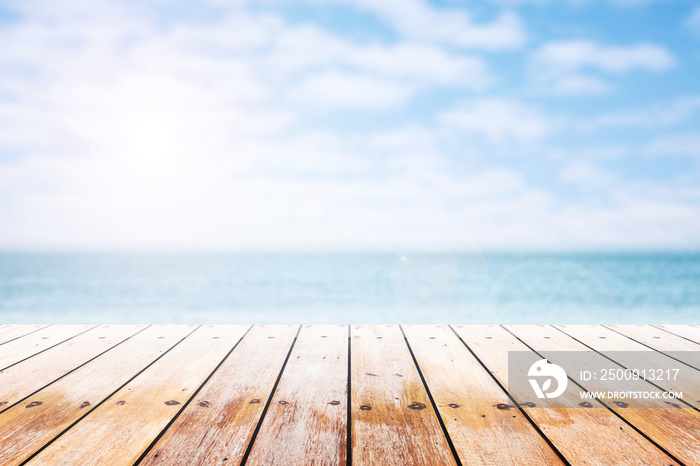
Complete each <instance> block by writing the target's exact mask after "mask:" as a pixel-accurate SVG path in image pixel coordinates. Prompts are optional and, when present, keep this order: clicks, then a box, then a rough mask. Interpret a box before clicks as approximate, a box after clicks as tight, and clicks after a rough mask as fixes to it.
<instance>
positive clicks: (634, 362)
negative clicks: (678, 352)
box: [557, 325, 700, 410]
mask: <svg viewBox="0 0 700 466" xmlns="http://www.w3.org/2000/svg"><path fill="white" fill-rule="evenodd" d="M557 328H559V329H561V331H563V332H564V333H566V334H567V335H570V336H572V337H573V338H575V339H577V340H578V341H580V342H581V343H583V344H584V345H587V346H590V347H591V348H595V349H596V350H597V351H600V352H602V353H603V354H604V355H606V356H609V357H610V356H612V359H613V360H614V361H615V362H616V363H618V364H620V365H621V366H622V367H626V368H633V367H634V368H637V369H652V370H656V371H661V372H662V373H663V372H664V371H665V370H666V369H667V368H670V367H677V366H679V364H678V362H677V361H675V360H673V359H671V358H670V357H668V356H666V355H664V354H662V353H659V352H658V351H654V350H653V349H651V348H649V347H647V346H644V345H642V344H641V343H639V342H636V341H634V340H631V339H629V338H627V337H625V336H623V335H620V334H619V333H617V332H614V331H612V330H610V329H608V328H605V327H603V326H601V325H593V326H591V325H559V326H557ZM669 336H672V335H669ZM688 343H690V342H688ZM611 351H613V352H614V354H611V355H608V354H606V353H607V352H611ZM698 353H700V351H698ZM680 370H683V374H681V377H676V378H675V380H668V379H665V378H664V379H663V380H657V381H654V382H653V383H654V385H655V386H657V387H658V388H660V389H663V390H666V391H673V392H683V398H684V400H685V403H687V404H688V405H690V406H693V407H695V408H697V409H698V410H700V371H698V370H694V369H692V368H689V367H683V366H681V368H680V369H679V371H680Z"/></svg>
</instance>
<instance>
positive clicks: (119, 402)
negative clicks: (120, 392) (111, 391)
mask: <svg viewBox="0 0 700 466" xmlns="http://www.w3.org/2000/svg"><path fill="white" fill-rule="evenodd" d="M117 404H118V405H119V406H122V405H125V404H126V401H124V400H120V401H117Z"/></svg>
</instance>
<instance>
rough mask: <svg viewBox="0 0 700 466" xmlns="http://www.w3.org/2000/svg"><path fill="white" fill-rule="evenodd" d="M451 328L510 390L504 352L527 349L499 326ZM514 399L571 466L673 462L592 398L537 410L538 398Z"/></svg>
mask: <svg viewBox="0 0 700 466" xmlns="http://www.w3.org/2000/svg"><path fill="white" fill-rule="evenodd" d="M454 329H455V331H456V332H457V333H458V334H459V336H460V337H461V338H462V339H463V340H464V342H465V343H466V344H467V345H469V347H470V348H471V350H472V351H474V353H475V354H476V355H477V357H478V358H479V359H480V360H481V361H482V362H483V364H484V365H485V366H486V367H487V368H488V369H489V371H490V372H491V373H492V374H493V375H494V377H496V378H497V379H498V381H499V382H500V383H501V384H502V385H503V386H504V387H505V388H508V352H509V351H524V352H528V351H530V350H529V348H528V347H527V346H525V345H524V344H522V343H521V342H520V341H518V340H517V339H516V338H515V337H514V336H513V335H511V334H510V333H508V332H507V331H506V330H505V329H503V328H502V327H500V326H498V325H467V326H462V325H457V326H455V327H454ZM565 396H566V395H565ZM515 401H516V402H517V403H518V404H519V405H520V406H521V407H522V409H523V410H524V411H525V412H526V413H527V415H528V416H529V417H530V418H531V419H532V420H533V421H534V422H535V424H536V425H537V426H538V427H539V428H540V429H541V431H542V432H543V433H544V434H545V435H546V436H547V438H548V439H549V440H550V441H551V442H552V444H553V445H554V446H555V447H556V448H557V450H559V452H561V454H562V455H563V456H564V457H565V458H566V459H567V460H568V461H569V462H570V463H572V464H597V465H609V464H625V465H644V464H676V463H675V462H674V461H673V460H672V459H671V458H670V457H669V456H668V455H666V454H664V453H663V452H662V451H661V450H659V449H658V448H657V447H656V446H654V445H653V444H652V443H651V442H649V441H648V440H647V439H646V438H644V437H643V436H642V435H640V434H639V433H638V432H636V431H635V430H633V429H630V428H629V426H628V425H627V424H625V423H624V422H623V421H621V420H620V419H619V418H618V417H617V416H615V414H613V413H612V412H610V411H608V410H607V409H605V408H604V407H603V405H601V404H600V403H599V402H597V401H596V400H591V401H590V403H591V408H559V407H557V408H537V407H536V405H535V403H537V400H534V402H533V400H530V399H527V400H526V399H518V398H516V399H515ZM564 401H569V400H568V399H565V400H564ZM526 403H527V404H526ZM569 404H571V403H569ZM533 405H534V406H533ZM505 408H506V409H504V411H506V412H509V411H512V408H508V406H506V407H505ZM596 408H597V409H596Z"/></svg>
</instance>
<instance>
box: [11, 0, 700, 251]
mask: <svg viewBox="0 0 700 466" xmlns="http://www.w3.org/2000/svg"><path fill="white" fill-rule="evenodd" d="M0 43H2V47H0V76H2V79H0V219H1V225H0V247H1V248H4V249H15V248H20V249H84V248H88V249H121V248H127V249H130V248H137V249H154V248H155V249H241V248H254V249H392V250H393V249H398V248H404V247H406V245H409V246H410V245H413V246H415V247H445V248H471V247H474V246H476V247H480V248H483V249H509V250H513V249H610V248H626V249H646V248H652V249H679V248H680V249H682V248H693V249H696V248H698V247H700V166H699V163H698V162H699V161H700V79H699V77H700V6H698V4H697V3H696V2H693V1H691V0H687V1H684V0H470V1H459V0H442V1H433V2H429V1H425V0H400V1H399V0H385V1H382V2H376V1H370V0H330V1H320V0H305V1H304V0H300V1H294V0H263V1H256V2H249V1H246V0H238V1H223V0H206V1H204V0H203V1H199V2H193V1H187V2H185V1H177V2H173V1H169V2H165V1H162V0H147V1H140V2H136V1H133V2H132V1H105V2H99V4H97V2H94V4H93V3H90V4H86V3H85V2H79V1H77V0H66V1H63V2H60V4H59V2H52V1H47V0H25V1H15V2H11V1H9V2H8V1H0Z"/></svg>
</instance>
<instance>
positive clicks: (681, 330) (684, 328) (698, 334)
mask: <svg viewBox="0 0 700 466" xmlns="http://www.w3.org/2000/svg"><path fill="white" fill-rule="evenodd" d="M657 327H659V328H661V329H663V330H666V331H667V332H670V333H673V334H675V335H679V336H681V337H683V338H686V339H688V340H692V341H694V342H695V343H700V325H697V324H692V325H657Z"/></svg>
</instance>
